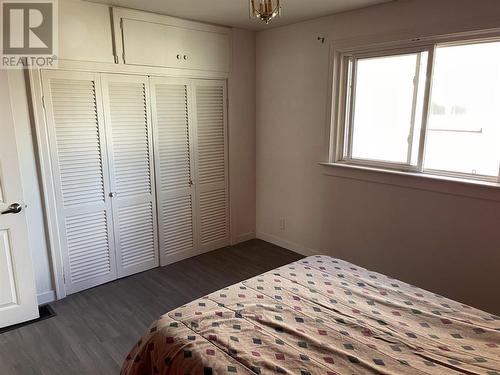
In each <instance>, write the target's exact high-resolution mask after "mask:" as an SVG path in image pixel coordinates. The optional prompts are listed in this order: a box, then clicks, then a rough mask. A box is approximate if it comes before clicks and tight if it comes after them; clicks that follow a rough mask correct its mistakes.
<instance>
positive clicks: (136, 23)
mask: <svg viewBox="0 0 500 375" xmlns="http://www.w3.org/2000/svg"><path fill="white" fill-rule="evenodd" d="M122 35H123V39H122V43H123V58H124V62H125V64H132V65H145V66H158V67H171V68H182V69H197V70H209V71H220V72H226V71H229V63H230V56H229V51H230V43H229V34H228V33H220V32H215V31H200V30H195V29H191V28H184V27H178V26H171V25H165V24H159V23H155V22H147V21H143V20H135V19H127V18H122Z"/></svg>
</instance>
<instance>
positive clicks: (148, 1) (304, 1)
mask: <svg viewBox="0 0 500 375" xmlns="http://www.w3.org/2000/svg"><path fill="white" fill-rule="evenodd" d="M90 1H93V2H97V3H103V4H109V5H115V6H121V7H125V8H132V9H139V10H145V11H149V12H155V13H160V14H166V15H170V16H175V17H181V18H186V19H191V20H196V21H203V22H208V23H214V24H218V25H225V26H234V27H239V28H243V29H252V30H263V29H265V28H268V27H276V26H282V25H288V24H291V23H294V22H298V21H303V20H307V19H312V18H316V17H321V16H326V15H329V14H333V13H339V12H344V11H347V10H352V9H357V8H363V7H367V6H370V5H375V4H380V3H386V2H389V1H393V0H282V9H283V14H282V17H281V18H280V19H275V20H273V21H272V22H271V24H269V25H265V24H264V23H262V22H261V21H258V20H250V19H249V10H248V0H90Z"/></svg>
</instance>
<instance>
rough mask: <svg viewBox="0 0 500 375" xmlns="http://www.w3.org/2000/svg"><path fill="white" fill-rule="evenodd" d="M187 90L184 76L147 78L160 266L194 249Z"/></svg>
mask: <svg viewBox="0 0 500 375" xmlns="http://www.w3.org/2000/svg"><path fill="white" fill-rule="evenodd" d="M189 93H190V88H189V83H188V81H186V80H180V79H173V78H152V79H151V94H152V99H151V101H152V109H153V110H152V112H153V130H154V135H155V136H154V138H155V163H156V189H157V196H158V216H159V220H158V225H159V234H160V263H161V265H162V266H164V265H166V264H169V263H172V262H176V261H178V260H181V259H183V258H186V257H188V256H191V255H194V253H195V252H196V248H195V243H196V241H195V238H194V233H195V230H194V226H195V222H194V220H193V212H194V194H193V190H194V189H193V187H192V177H191V174H192V170H193V157H192V147H191V146H190V143H191V134H190V126H189V124H190V115H189V112H190V111H189V110H188V107H189V99H188V98H189Z"/></svg>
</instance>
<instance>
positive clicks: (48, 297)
mask: <svg viewBox="0 0 500 375" xmlns="http://www.w3.org/2000/svg"><path fill="white" fill-rule="evenodd" d="M37 300H38V305H45V304H46V303H50V302H54V301H55V300H56V292H55V290H49V291H48V292H44V293H40V294H38V295H37Z"/></svg>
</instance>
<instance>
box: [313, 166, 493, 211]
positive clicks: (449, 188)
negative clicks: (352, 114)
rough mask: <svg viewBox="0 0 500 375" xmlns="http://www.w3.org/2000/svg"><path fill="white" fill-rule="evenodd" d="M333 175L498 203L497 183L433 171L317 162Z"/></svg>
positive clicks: (326, 172)
mask: <svg viewBox="0 0 500 375" xmlns="http://www.w3.org/2000/svg"><path fill="white" fill-rule="evenodd" d="M319 164H320V165H321V166H323V169H324V174H325V175H328V176H333V177H339V178H347V179H352V180H358V181H368V182H372V183H377V184H384V185H392V186H400V187H405V188H409V189H415V190H424V191H432V192H436V193H441V194H450V195H457V196H464V197H469V198H476V199H485V200H491V201H497V202H500V184H498V183H495V182H487V181H479V180H468V179H462V178H456V177H446V176H439V175H433V174H424V173H413V172H403V171H396V170H387V169H380V168H372V167H364V166H358V165H352V164H345V163H319Z"/></svg>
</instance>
